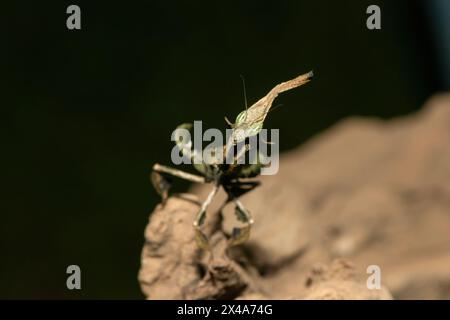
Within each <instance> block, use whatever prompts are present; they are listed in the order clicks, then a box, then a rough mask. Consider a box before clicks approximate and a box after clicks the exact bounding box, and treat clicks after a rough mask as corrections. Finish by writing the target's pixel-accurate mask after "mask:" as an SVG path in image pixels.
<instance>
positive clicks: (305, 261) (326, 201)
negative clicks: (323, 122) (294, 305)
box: [139, 95, 450, 299]
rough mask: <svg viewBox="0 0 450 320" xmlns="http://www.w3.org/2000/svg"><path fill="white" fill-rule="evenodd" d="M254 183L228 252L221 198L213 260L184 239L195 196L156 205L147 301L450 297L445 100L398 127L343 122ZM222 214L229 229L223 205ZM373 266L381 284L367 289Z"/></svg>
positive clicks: (146, 260)
mask: <svg viewBox="0 0 450 320" xmlns="http://www.w3.org/2000/svg"><path fill="white" fill-rule="evenodd" d="M261 181H262V186H261V187H259V188H257V189H255V190H254V191H253V192H250V193H248V194H246V195H245V196H243V197H242V202H243V203H245V206H246V207H247V208H248V209H250V210H251V211H252V214H253V216H254V219H255V224H254V228H253V229H252V235H251V237H250V240H249V241H248V243H247V244H245V245H244V246H241V247H239V248H236V249H233V250H232V251H230V252H228V254H227V253H226V251H225V248H224V243H225V238H226V234H224V232H223V231H222V228H217V225H218V224H220V222H221V219H219V216H220V215H219V214H218V213H217V211H218V210H219V206H220V204H221V201H222V200H223V199H224V195H223V194H222V195H221V196H220V197H217V199H216V201H215V205H216V206H215V207H214V206H212V207H211V210H210V212H209V217H208V219H209V220H208V223H209V229H208V230H209V231H208V232H209V233H208V234H209V235H210V236H211V239H212V240H211V242H212V243H213V245H212V247H213V249H212V251H213V254H212V255H211V254H210V253H207V252H203V251H201V250H199V249H198V248H197V247H196V246H195V243H194V241H193V239H194V233H193V230H192V221H193V218H194V216H195V213H196V211H197V210H198V204H196V202H195V200H192V199H190V200H186V199H185V198H183V197H174V198H171V199H169V202H168V203H167V204H166V206H164V207H162V206H161V205H159V206H158V207H157V209H156V210H155V212H154V214H153V215H152V216H151V219H150V224H149V226H148V227H147V231H146V239H147V243H146V245H145V246H144V249H143V254H142V268H141V271H140V275H139V279H140V282H141V286H142V289H143V292H144V293H145V294H146V296H147V297H148V298H168V299H170V298H181V299H183V298H194V299H195V298H243V299H245V298H281V299H289V298H294V299H304V298H305V299H366V298H367V299H369V298H373V299H386V298H390V297H391V295H390V293H391V294H392V296H393V297H394V298H397V299H411V298H412V299H414V298H424V299H433V298H443V299H450V95H440V96H436V97H435V98H433V99H431V100H430V101H429V102H428V103H427V105H426V106H425V107H424V108H423V110H422V111H420V112H419V113H417V114H414V115H411V116H407V117H403V118H399V119H393V120H389V121H382V120H378V119H364V118H351V119H348V120H345V121H342V122H340V123H338V124H337V125H335V126H334V127H333V128H331V129H330V130H328V131H327V132H325V133H323V134H321V135H319V136H317V137H316V138H314V139H312V140H311V141H310V142H308V143H307V144H305V145H303V146H301V147H300V148H298V149H297V150H294V151H291V152H289V153H287V154H284V155H283V156H282V157H281V160H280V171H279V173H278V174H277V175H274V176H264V177H261ZM208 189H209V188H208V186H201V187H197V188H195V189H194V192H195V193H197V194H198V195H199V197H202V198H203V197H204V196H205V193H206V192H207V190H208ZM222 212H223V216H224V221H223V229H224V230H225V231H227V230H230V226H231V225H232V224H234V223H235V217H234V214H233V212H232V207H231V206H230V207H225V208H224V209H223V211H222ZM349 261H351V262H349ZM373 265H375V266H378V267H379V268H380V271H381V283H382V285H383V286H382V288H381V289H375V290H369V289H368V288H367V285H366V281H367V278H368V277H369V274H367V272H366V270H367V268H368V267H369V266H373ZM385 287H387V288H389V291H390V293H389V292H388V291H387V290H386V289H385Z"/></svg>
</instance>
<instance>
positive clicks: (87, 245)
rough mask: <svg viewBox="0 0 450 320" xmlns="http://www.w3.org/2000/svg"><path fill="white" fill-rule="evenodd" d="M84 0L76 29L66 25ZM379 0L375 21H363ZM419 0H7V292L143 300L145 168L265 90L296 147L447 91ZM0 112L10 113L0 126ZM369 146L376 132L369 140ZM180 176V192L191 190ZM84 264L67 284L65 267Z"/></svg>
mask: <svg viewBox="0 0 450 320" xmlns="http://www.w3.org/2000/svg"><path fill="white" fill-rule="evenodd" d="M69 4H78V5H79V6H80V7H81V11H82V30H80V31H69V30H67V28H66V18H67V16H68V15H67V14H66V13H65V12H66V8H67V6H68V5H69ZM369 4H378V5H380V7H381V10H382V30H378V31H369V30H367V28H366V26H365V23H366V18H367V15H366V13H365V12H366V8H367V6H368V5H369ZM423 9H424V1H406V0H404V1H355V0H352V1H312V0H310V1H300V0H292V1H261V0H257V1H256V0H252V1H220V2H213V1H208V2H206V1H187V2H185V3H181V2H174V1H161V0H160V1H146V2H134V3H133V2H131V1H127V2H97V1H95V2H94V1H91V2H86V3H85V2H79V1H74V2H64V1H54V3H51V2H41V1H35V2H30V3H28V4H27V3H24V2H16V3H15V4H8V5H6V4H5V5H3V8H2V13H3V14H4V15H6V17H5V19H2V23H3V24H4V25H3V28H2V31H3V32H2V33H4V34H5V37H4V40H3V43H2V51H3V53H2V55H4V58H3V59H2V65H3V67H2V69H3V70H2V72H1V74H2V76H1V88H2V92H3V93H2V97H1V107H2V108H1V110H2V120H3V121H2V122H3V125H2V131H3V132H2V141H3V152H2V157H1V159H2V162H1V168H2V171H3V174H2V177H3V179H2V181H3V185H4V191H3V192H2V194H3V197H2V198H3V200H2V201H1V202H2V204H1V208H2V209H1V221H0V249H1V250H0V252H1V257H0V298H141V297H142V295H141V293H140V290H139V286H138V282H137V272H138V269H139V259H140V250H141V246H142V243H143V231H144V227H145V225H146V222H147V218H148V214H149V213H150V212H151V210H152V208H153V207H154V206H155V205H156V203H157V202H158V198H157V196H156V194H155V192H154V191H153V189H152V187H151V185H150V182H149V179H148V177H149V173H150V168H151V165H152V164H153V163H154V162H156V161H158V162H161V163H166V164H170V151H171V148H172V143H171V141H170V135H171V132H172V130H173V129H174V128H175V127H176V126H177V125H178V124H180V123H182V122H187V121H193V120H203V121H204V128H208V127H219V128H221V127H225V123H224V121H223V117H224V116H225V115H226V116H228V117H229V118H230V119H234V117H235V116H236V115H237V114H238V113H239V112H240V111H241V110H242V109H243V108H244V103H243V98H242V85H241V80H240V78H239V75H240V74H242V75H244V76H245V78H246V82H247V94H248V98H249V102H250V103H252V102H255V101H256V100H257V99H259V98H260V97H262V96H263V95H265V94H266V93H267V91H268V90H269V89H270V88H272V86H273V85H275V84H277V83H279V82H281V81H285V80H288V79H290V78H292V77H294V76H296V75H298V74H301V73H304V72H307V71H309V70H311V69H313V70H314V71H315V75H316V77H315V79H314V80H313V82H312V83H310V84H308V85H307V86H305V87H302V88H300V89H297V90H294V91H292V92H288V93H286V94H284V95H282V96H281V97H280V98H279V99H278V100H277V103H282V104H283V106H282V107H281V108H279V109H278V110H277V111H276V112H273V113H271V114H270V117H269V118H268V120H267V122H266V126H267V127H269V128H280V129H281V131H280V134H281V137H280V143H281V149H282V150H287V149H290V148H293V147H295V146H297V145H299V144H301V143H302V142H304V141H305V140H306V139H308V138H309V137H311V136H312V135H314V134H317V133H318V132H320V131H322V130H324V129H326V128H327V127H328V126H330V125H332V124H333V123H335V122H336V121H338V120H339V119H341V118H343V117H346V116H349V115H364V116H380V117H384V118H389V117H392V116H397V115H401V114H406V113H409V112H412V111H414V110H416V109H418V108H419V107H420V106H421V104H422V103H423V102H424V101H425V100H426V98H427V97H429V96H430V95H431V94H432V93H433V92H435V91H436V90H439V89H442V85H441V82H440V79H439V76H438V71H437V68H436V64H435V58H434V54H435V52H434V44H433V42H432V41H431V40H430V39H431V37H430V35H429V33H428V30H429V28H428V20H427V19H426V15H425V14H424V11H423ZM5 120H6V121H5ZM368 143H370V142H369V141H368ZM186 187H187V185H186V184H184V183H180V184H178V188H180V189H183V188H186ZM70 264H77V265H79V266H80V267H81V269H82V290H81V291H69V290H67V289H66V286H65V281H66V274H65V270H66V267H67V266H68V265H70Z"/></svg>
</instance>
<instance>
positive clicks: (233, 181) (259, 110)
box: [151, 71, 313, 249]
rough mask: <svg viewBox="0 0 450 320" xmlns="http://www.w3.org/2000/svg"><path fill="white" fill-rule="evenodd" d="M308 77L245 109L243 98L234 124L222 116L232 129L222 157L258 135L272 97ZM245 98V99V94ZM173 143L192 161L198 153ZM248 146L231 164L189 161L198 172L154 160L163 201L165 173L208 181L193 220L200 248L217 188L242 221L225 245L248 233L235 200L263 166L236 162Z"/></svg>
mask: <svg viewBox="0 0 450 320" xmlns="http://www.w3.org/2000/svg"><path fill="white" fill-rule="evenodd" d="M312 77H313V72H312V71H311V72H308V73H306V74H302V75H300V76H298V77H296V78H294V79H292V80H289V81H286V82H282V83H280V84H278V85H276V86H275V87H274V88H273V89H272V90H270V91H269V93H268V94H267V95H265V96H264V97H263V98H261V99H260V100H259V101H257V102H256V103H254V104H253V105H252V106H251V107H250V108H247V101H246V109H245V110H244V111H242V112H241V113H239V114H238V116H237V117H236V120H235V122H234V123H231V122H230V121H229V120H228V119H227V118H225V121H226V122H227V123H228V125H229V126H230V128H231V129H232V134H231V136H230V139H229V140H228V141H227V143H226V145H224V146H223V153H221V154H222V155H224V156H226V155H227V154H228V152H229V151H230V150H231V149H232V148H233V147H234V146H235V145H237V144H238V143H239V142H242V141H244V142H245V141H246V139H247V138H249V137H253V136H256V135H258V133H259V132H260V131H261V130H262V128H263V124H264V120H265V119H266V116H267V114H268V113H269V111H270V109H271V107H272V103H273V101H274V100H275V98H276V97H277V96H278V95H279V94H280V93H282V92H285V91H288V90H291V89H294V88H297V87H299V86H301V85H303V84H305V83H307V82H309V81H310V80H311V79H312ZM244 96H245V87H244ZM245 100H247V99H246V97H245ZM190 127H191V125H190V124H182V125H180V126H178V129H190ZM176 144H177V146H178V148H179V149H180V151H181V153H182V154H183V156H186V157H188V158H190V159H192V160H194V159H195V158H196V157H197V156H198V155H197V151H196V150H194V149H192V143H191V142H190V141H188V142H186V141H182V140H181V139H180V140H177V141H176ZM248 147H249V146H248V144H244V148H242V149H241V150H239V151H238V152H237V153H236V155H235V156H233V161H232V162H231V163H230V162H229V161H220V160H224V159H218V161H213V162H210V161H209V162H208V163H206V162H202V163H198V162H197V164H196V161H193V162H192V163H194V168H195V169H196V170H197V171H198V172H199V173H200V175H197V174H192V173H188V172H184V171H181V170H178V169H174V168H171V167H167V166H163V165H160V164H158V163H156V164H155V165H154V166H153V171H152V174H151V181H152V184H153V186H154V187H155V189H156V190H157V192H158V193H159V194H160V195H161V197H162V200H163V203H164V202H165V200H166V199H167V197H168V192H169V188H170V183H169V180H168V176H169V175H170V176H174V177H178V178H181V179H184V180H187V181H190V182H194V183H209V184H212V189H211V191H210V192H209V194H208V196H207V197H206V199H205V200H204V201H203V203H202V204H201V207H200V210H199V211H198V213H197V216H196V217H195V220H194V222H193V225H194V229H195V234H196V240H197V243H198V245H199V247H200V248H203V249H207V248H208V246H209V244H208V238H207V237H206V235H205V234H204V232H203V231H202V227H203V226H204V224H205V219H206V212H207V209H208V207H209V205H210V204H211V202H212V201H213V199H214V196H215V195H216V194H217V192H218V191H219V189H220V188H221V187H222V188H223V189H224V190H225V192H226V194H227V200H226V203H229V202H232V203H233V204H234V205H235V214H236V217H237V219H238V220H239V221H240V222H242V224H243V227H235V228H233V231H232V234H231V236H230V239H229V243H228V244H229V246H233V245H239V244H242V243H243V242H245V241H246V240H247V239H248V237H249V236H250V229H251V226H252V224H253V222H254V221H253V218H252V216H251V214H250V211H248V210H247V209H246V208H245V207H244V205H243V204H242V202H241V201H240V200H239V197H240V196H242V195H243V194H245V193H247V192H249V191H251V190H253V189H254V188H255V187H257V186H258V185H259V182H258V181H256V180H253V179H252V178H255V177H257V176H258V175H259V174H260V172H261V168H263V166H264V165H263V164H262V161H257V162H256V163H254V164H242V162H240V161H239V159H240V157H242V156H243V155H244V154H245V152H246V151H247V150H248Z"/></svg>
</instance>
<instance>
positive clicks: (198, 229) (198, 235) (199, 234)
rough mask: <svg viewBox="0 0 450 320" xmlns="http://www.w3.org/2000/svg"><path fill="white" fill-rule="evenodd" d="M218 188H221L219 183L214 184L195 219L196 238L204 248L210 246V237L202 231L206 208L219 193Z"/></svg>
mask: <svg viewBox="0 0 450 320" xmlns="http://www.w3.org/2000/svg"><path fill="white" fill-rule="evenodd" d="M218 190H219V184H214V187H213V189H212V190H211V191H210V192H209V194H208V196H207V197H206V200H205V201H203V203H202V206H201V207H200V210H199V212H198V213H197V217H196V218H195V221H194V228H195V238H196V240H197V244H198V246H199V247H200V248H203V249H207V248H208V247H209V243H208V238H207V237H206V235H205V234H204V233H203V232H202V231H201V227H202V226H203V224H204V223H205V219H206V210H207V209H208V207H209V205H210V204H211V202H212V200H213V199H214V197H215V195H216V194H217V191H218Z"/></svg>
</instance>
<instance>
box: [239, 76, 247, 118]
mask: <svg viewBox="0 0 450 320" xmlns="http://www.w3.org/2000/svg"><path fill="white" fill-rule="evenodd" d="M240 76H241V79H242V87H243V88H244V101H245V119H246V120H247V107H248V106H247V91H246V90H245V79H244V76H243V75H242V74H240Z"/></svg>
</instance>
